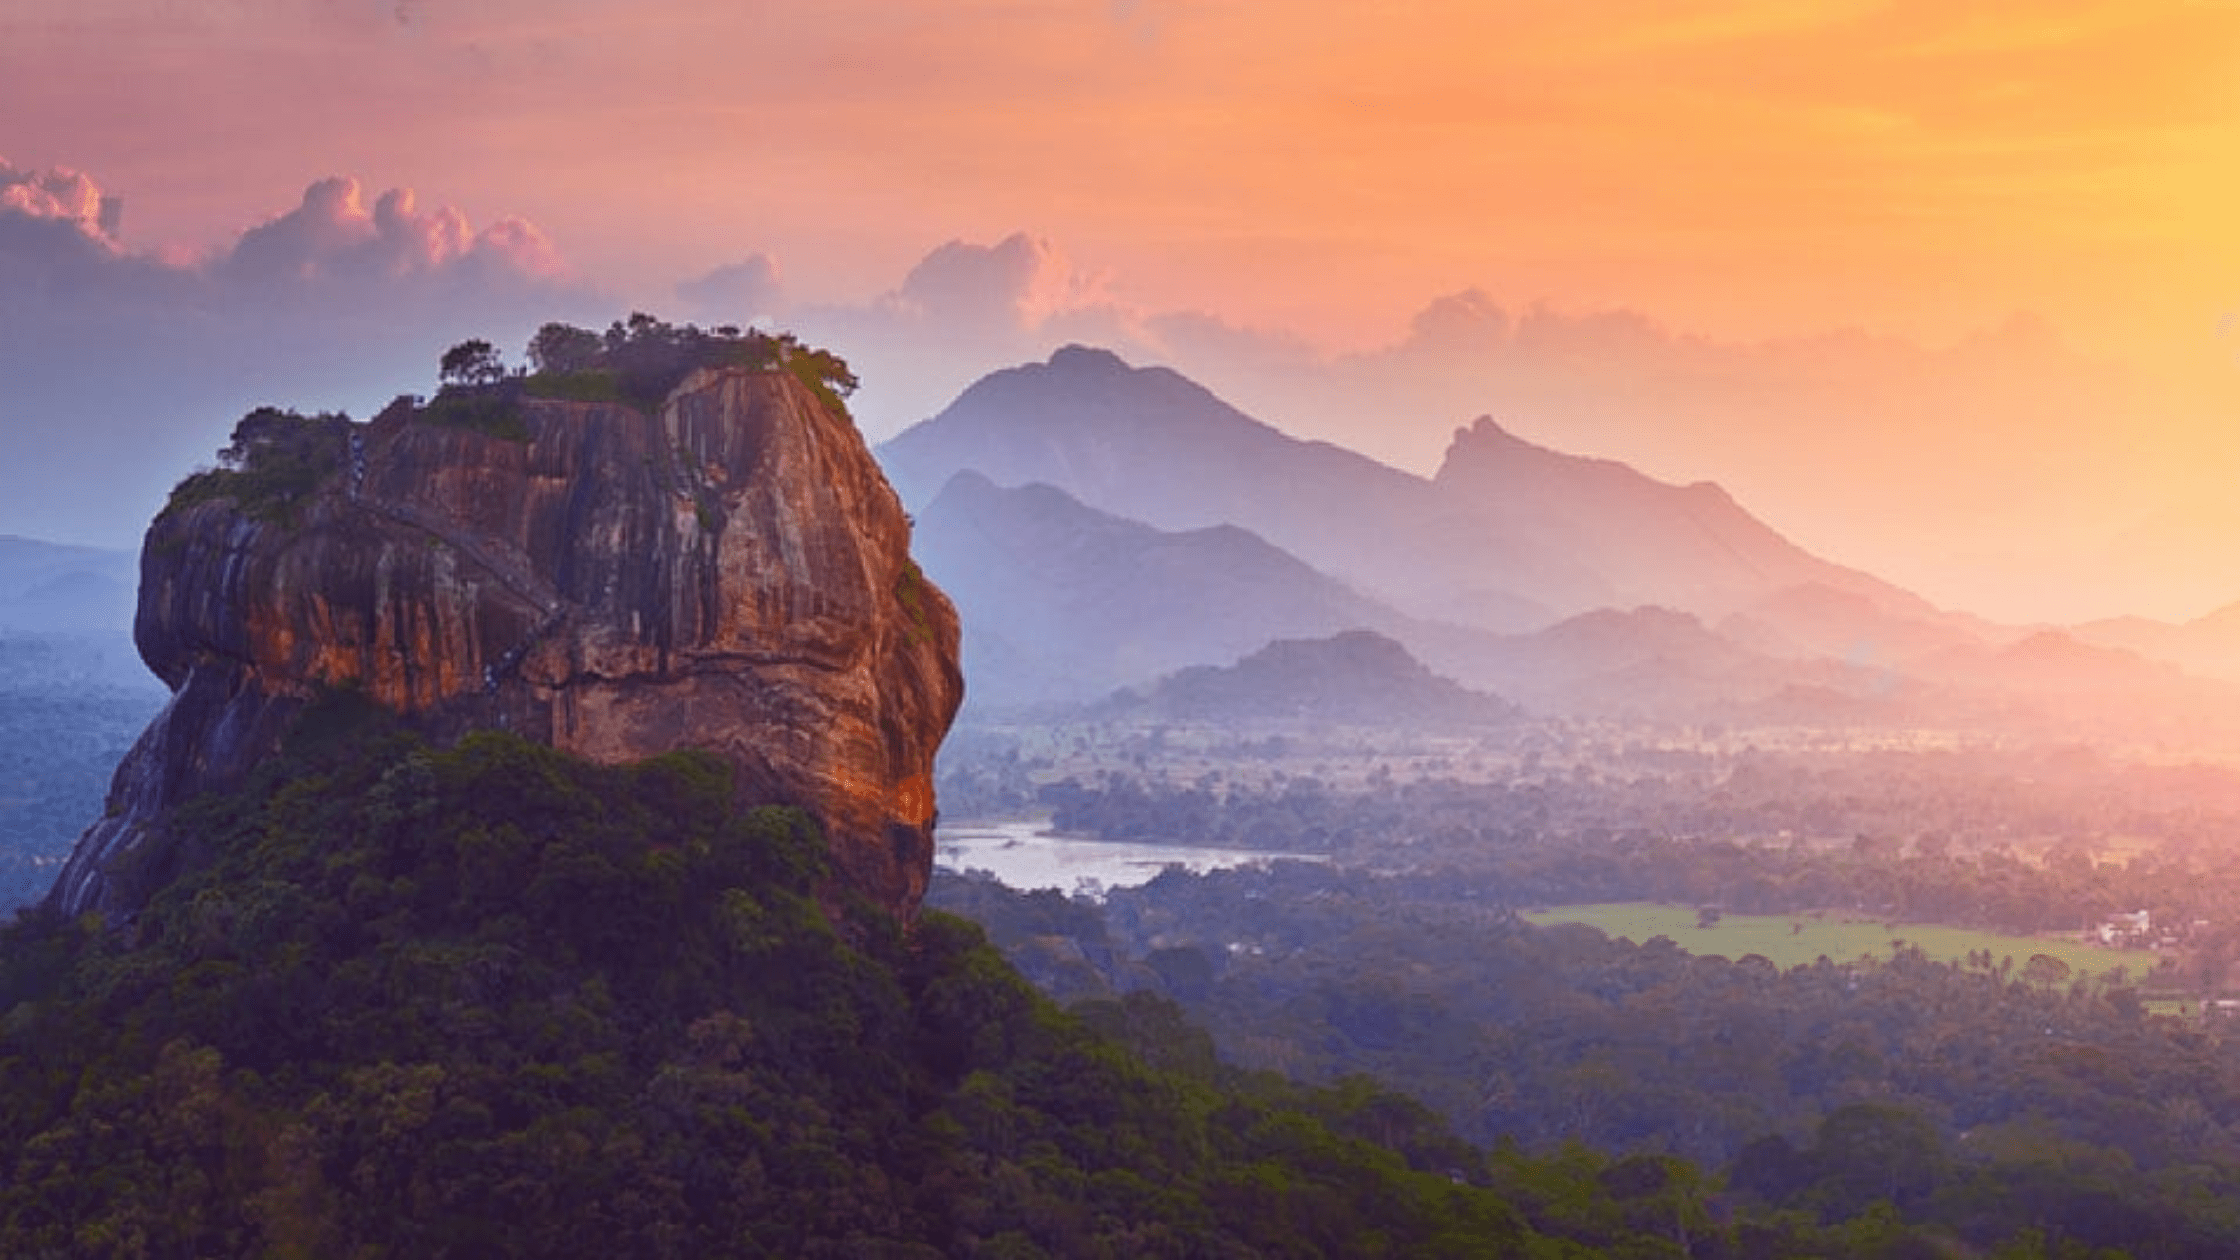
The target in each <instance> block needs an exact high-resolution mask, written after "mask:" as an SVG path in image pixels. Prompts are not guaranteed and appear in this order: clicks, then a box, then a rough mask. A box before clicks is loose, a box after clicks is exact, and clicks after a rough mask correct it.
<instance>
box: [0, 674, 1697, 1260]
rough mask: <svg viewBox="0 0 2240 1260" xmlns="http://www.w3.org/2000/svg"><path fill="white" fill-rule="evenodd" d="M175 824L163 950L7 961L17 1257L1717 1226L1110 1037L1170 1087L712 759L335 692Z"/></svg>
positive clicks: (1569, 1173)
mask: <svg viewBox="0 0 2240 1260" xmlns="http://www.w3.org/2000/svg"><path fill="white" fill-rule="evenodd" d="M178 828H179V834H180V835H181V836H183V837H185V838H186V839H187V840H188V844H187V848H186V850H185V855H184V858H183V860H181V861H180V862H179V863H177V865H178V866H179V867H180V868H181V869H180V873H178V874H176V875H175V876H173V877H172V878H171V879H170V881H169V883H168V884H167V885H166V886H165V887H164V888H163V890H162V891H161V893H160V894H159V895H158V896H157V897H156V898H155V900H154V901H153V902H152V904H151V905H150V907H149V909H148V910H147V912H146V913H145V915H144V917H143V918H142V919H141V920H140V921H139V922H138V923H136V924H134V925H131V926H130V927H129V928H125V929H122V930H118V929H115V928H105V927H103V926H101V925H99V924H96V923H90V922H84V923H62V922H54V921H50V920H44V919H35V920H31V921H27V922H26V923H24V924H21V925H19V926H18V927H17V928H16V929H14V930H13V931H12V932H10V933H9V934H8V935H7V936H6V938H5V940H4V941H0V1152H4V1154H0V1253H5V1254H8V1255H12V1256H48V1255H52V1256H62V1255H68V1256H128V1255H244V1256H246V1255H260V1254H261V1255H322V1256H324V1255H352V1256H379V1255H394V1256H414V1257H440V1256H478V1257H479V1256H505V1255H534V1256H563V1255H598V1256H612V1255H624V1254H631V1255H636V1254H664V1255H685V1254H691V1255H788V1256H814V1255H890V1256H904V1255H936V1254H952V1255H1001V1256H1034V1255H1065V1256H1096V1255H1112V1256H1139V1255H1178V1256H1179V1255H1209V1256H1223V1255H1232V1256H1244V1255H1301V1256H1306V1255H1426V1256H1437V1255H1456V1256H1461V1255H1509V1254H1522V1253H1524V1252H1526V1251H1528V1250H1529V1251H1531V1252H1532V1253H1534V1254H1549V1255H1558V1254H1578V1252H1577V1250H1576V1249H1575V1248H1568V1247H1566V1246H1564V1245H1562V1244H1560V1243H1558V1242H1557V1241H1556V1239H1554V1238H1551V1237H1547V1236H1544V1235H1545V1234H1548V1233H1553V1234H1555V1235H1558V1236H1560V1235H1562V1234H1564V1233H1565V1231H1566V1230H1571V1229H1573V1228H1574V1227H1575V1226H1576V1228H1578V1229H1580V1230H1588V1231H1589V1232H1588V1233H1586V1234H1583V1235H1581V1236H1582V1237H1583V1238H1588V1239H1591V1240H1592V1242H1593V1243H1594V1245H1595V1246H1597V1247H1601V1246H1602V1245H1604V1243H1605V1242H1607V1241H1609V1240H1616V1242H1617V1243H1618V1244H1620V1249H1621V1250H1627V1249H1630V1253H1631V1254H1642V1255H1650V1254H1677V1253H1675V1252H1672V1251H1671V1249H1670V1247H1669V1246H1666V1245H1664V1244H1661V1243H1659V1242H1658V1241H1657V1239H1659V1238H1668V1237H1670V1234H1669V1230H1668V1229H1667V1228H1666V1223H1665V1222H1664V1215H1665V1214H1668V1213H1669V1212H1679V1213H1681V1214H1683V1215H1684V1216H1686V1217H1687V1218H1688V1219H1690V1220H1701V1219H1703V1218H1704V1216H1705V1206H1704V1202H1703V1198H1702V1195H1701V1193H1700V1192H1699V1191H1700V1187H1696V1188H1695V1189H1683V1190H1675V1191H1673V1192H1672V1193H1670V1194H1665V1195H1664V1196H1663V1199H1662V1200H1660V1206H1658V1207H1657V1208H1656V1209H1655V1210H1654V1211H1653V1212H1649V1213H1648V1215H1647V1216H1644V1217H1642V1218H1641V1219H1640V1220H1635V1219H1634V1218H1633V1217H1631V1216H1629V1215H1628V1211H1629V1210H1630V1209H1627V1208H1625V1207H1623V1206H1622V1205H1618V1204H1616V1203H1614V1202H1613V1200H1612V1196H1611V1194H1610V1193H1609V1192H1607V1191H1603V1190H1600V1189H1598V1187H1599V1182H1597V1181H1596V1180H1595V1178H1596V1177H1597V1176H1599V1175H1600V1174H1599V1172H1597V1171H1596V1167H1597V1166H1596V1165H1595V1164H1593V1162H1592V1161H1591V1160H1590V1161H1589V1162H1588V1164H1587V1165H1585V1167H1586V1168H1587V1171H1586V1172H1585V1173H1583V1174H1582V1173H1580V1172H1579V1171H1578V1170H1577V1169H1576V1168H1559V1167H1556V1166H1553V1165H1547V1166H1543V1165H1541V1164H1538V1163H1535V1162H1532V1161H1521V1160H1517V1159H1509V1160H1506V1161H1504V1162H1502V1163H1500V1164H1499V1165H1498V1166H1488V1165H1485V1164H1483V1163H1482V1162H1480V1161H1479V1160H1478V1158H1477V1157H1476V1156H1475V1155H1474V1154H1473V1153H1472V1152H1471V1151H1470V1150H1469V1148H1467V1147H1465V1146H1463V1145H1462V1144H1461V1143H1460V1142H1458V1141H1457V1140H1455V1139H1454V1138H1453V1137H1452V1136H1451V1134H1449V1133H1448V1132H1447V1130H1446V1129H1445V1127H1444V1126H1443V1125H1442V1124H1441V1123H1440V1122H1439V1121H1437V1120H1436V1119H1434V1118H1433V1117H1432V1116H1431V1115H1430V1114H1429V1113H1427V1112H1425V1111H1423V1109H1422V1108H1420V1107H1417V1106H1415V1105H1413V1104H1410V1103H1408V1102H1407V1101H1406V1100H1404V1099H1399V1098H1397V1097H1394V1096H1392V1095H1390V1094H1387V1093H1385V1092H1384V1091H1382V1090H1379V1089H1376V1088H1375V1087H1373V1086H1369V1085H1367V1084H1366V1083H1363V1082H1358V1081H1356V1082H1345V1083H1341V1084H1340V1085H1339V1086H1337V1087H1336V1088H1334V1089H1331V1090H1327V1091H1321V1092H1316V1093H1311V1094H1310V1093H1302V1092H1300V1091H1298V1090H1296V1089H1294V1088H1292V1087H1290V1086H1287V1085H1285V1084H1283V1083H1282V1082H1280V1081H1278V1080H1276V1079H1274V1078H1256V1079H1254V1080H1251V1081H1246V1082H1242V1083H1241V1085H1240V1084H1239V1083H1237V1082H1217V1080H1216V1076H1217V1074H1218V1069H1216V1068H1215V1067H1214V1065H1213V1064H1212V1060H1211V1054H1210V1051H1209V1050H1208V1049H1207V1046H1206V1042H1205V1039H1204V1038H1203V1036H1202V1035H1201V1034H1197V1033H1195V1032H1193V1031H1191V1030H1189V1029H1187V1028H1186V1027H1185V1026H1183V1025H1182V1024H1181V1023H1180V1020H1179V1016H1178V1015H1177V1013H1176V1012H1175V1011H1174V1008H1173V1007H1172V1006H1171V1005H1169V1004H1166V1003H1164V1002H1163V1001H1158V1000H1154V999H1147V998H1143V997H1137V998H1130V999H1126V1000H1120V1001H1115V1002H1112V1003H1108V1004H1106V1005H1104V1006H1102V1007H1100V1008H1097V1009H1096V1010H1094V1011H1092V1012H1091V1013H1090V1016H1089V1018H1090V1020H1091V1021H1092V1022H1093V1023H1094V1024H1095V1025H1096V1026H1097V1027H1102V1028H1105V1029H1107V1030H1108V1031H1109V1032H1110V1034H1111V1035H1114V1036H1118V1037H1121V1038H1123V1039H1124V1040H1128V1041H1132V1042H1133V1043H1135V1044H1137V1045H1140V1046H1142V1047H1144V1048H1145V1049H1146V1050H1148V1051H1150V1052H1151V1053H1153V1054H1154V1055H1156V1056H1157V1057H1158V1058H1159V1059H1160V1061H1161V1063H1162V1064H1163V1065H1164V1066H1163V1067H1161V1068H1154V1067H1150V1066H1147V1065H1146V1064H1145V1063H1144V1062H1143V1061H1142V1060H1141V1059H1139V1058H1137V1057H1135V1056H1134V1055H1133V1054H1131V1053H1129V1052H1128V1051H1127V1050H1125V1049H1123V1048H1122V1046H1121V1045H1120V1044H1116V1043H1115V1042H1114V1041H1113V1040H1110V1039H1108V1037H1107V1036H1105V1035H1100V1034H1099V1033H1097V1032H1095V1031H1093V1030H1092V1027H1091V1025H1090V1024H1087V1023H1084V1022H1082V1021H1081V1020H1078V1019H1075V1018H1072V1017H1068V1016H1065V1015H1063V1014H1061V1013H1059V1012H1058V1011H1057V1010H1056V1009H1055V1008H1053V1007H1052V1006H1051V1005H1050V1004H1049V1003H1048V1002H1047V1001H1046V1000H1044V999H1042V998H1040V997H1039V996H1038V995H1036V994H1035V992H1034V991H1033V990H1032V989H1031V987H1029V986H1028V985H1027V984H1026V982H1025V981H1023V980H1022V979H1021V978H1020V977H1019V976H1018V975H1017V974H1016V973H1015V972H1013V971H1012V970H1011V969H1010V967H1009V966H1007V965H1006V964H1005V963H1004V962H1003V960H1002V959H1001V957H1000V956H999V955H997V954H996V953H995V952H993V951H992V950H991V949H990V948H988V947H987V946H986V945H985V944H984V941H983V938H982V936H981V934H980V932H979V930H978V929H977V928H975V927H973V926H971V925H969V924H967V923H965V922H963V921H961V920H957V919H953V918H950V917H948V916H945V915H941V914H938V913H929V914H928V915H926V916H925V917H924V918H923V919H922V920H921V921H920V922H918V923H917V924H916V926H915V928H914V929H913V930H912V931H910V932H907V933H905V932H903V931H900V930H898V929H897V927H896V926H895V925H894V924H893V923H892V922H891V921H886V920H883V919H881V918H879V917H878V916H877V915H876V914H874V913H872V912H870V911H866V910H863V909H861V908H858V909H857V910H856V911H855V912H853V913H852V914H851V915H850V916H849V917H848V918H847V919H846V920H845V921H844V922H845V923H846V925H847V926H846V927H845V929H844V930H841V929H836V928H835V927H834V926H833V921H832V920H831V919H829V918H828V917H827V914H826V912H825V910H824V909H823V908H821V902H822V901H823V900H824V899H828V898H829V897H830V896H832V895H833V894H832V893H831V892H830V887H831V886H830V884H829V882H828V880H827V879H826V878H825V875H826V858H825V855H824V851H823V849H822V846H821V843H820V842H819V840H818V838H817V837H816V835H815V834H814V832H813V831H812V829H811V828H810V827H809V826H808V825H807V824H806V823H805V822H804V821H803V820H802V819H801V818H800V817H799V816H798V815H795V814H792V813H788V812H783V811H774V810H758V811H750V812H745V813H741V812H739V811H738V810H736V809H735V808H734V802H733V793H732V785H731V782H730V778H729V775H728V773H727V772H726V770H725V769H724V767H723V766H722V765H721V764H720V763H717V762H714V761H712V760H710V759H707V758H703V757H698V756H691V755H678V756H670V757H664V758H660V759H657V760H655V761H652V762H648V763H646V764H644V765H641V766H637V767H631V768H598V767H592V766H588V765H584V764H580V763H577V762H573V761H570V760H569V759H567V758H564V757H562V756H560V755H558V754H556V753H553V752H551V751H550V750H547V749H544V748H541V747H537V746H533V745H530V744H527V743H525V742H523V741H520V740H518V739H515V738H512V737H509V736H505V735H498V734H483V735H476V736H472V737H469V738H468V739H466V740H465V741H463V742H462V743H461V744H460V745H459V746H458V747H457V748H456V749H454V750H450V751H436V750H432V749H430V748H427V747H425V746H423V745H421V744H420V743H418V742H417V741H416V740H414V739H412V738H410V737H408V736H406V735H403V734H399V733H397V732H395V731H394V730H391V729H388V728H387V727H386V726H385V725H384V724H383V723H382V722H381V721H379V720H377V719H375V718H373V717H371V716H369V715H367V714H364V713H362V712H359V711H357V710H356V709H355V708H354V707H353V706H351V705H350V704H348V703H347V702H343V701H336V702H332V703H330V704H329V705H327V706H326V707H324V708H322V709H319V710H315V717H314V718H313V719H312V720H310V721H307V722H306V723H305V724H304V727H303V728H302V729H301V730H299V732H298V735H297V736H296V738H295V739H294V741H293V742H292V744H291V746H290V748H289V750H288V752H287V753H286V755H285V756H283V757H281V758H277V759H275V760H274V762H272V763H271V764H270V765H268V766H267V767H266V768H265V769H264V770H262V771H261V772H260V774H259V777H258V780H257V781H256V782H255V783H254V784H252V785H251V786H250V787H248V788H247V789H245V790H244V791H242V792H241V793H239V794H236V795H232V796H227V797H222V798H213V799H205V800H204V801H202V802H200V803H198V804H197V805H195V806H193V807H192V808H191V809H190V810H188V811H187V812H186V813H185V814H184V815H182V817H181V818H180V819H179V820H178ZM148 874H149V873H148V872H142V875H143V876H147V875H148ZM1496 1176H1499V1177H1501V1178H1502V1179H1503V1180H1504V1181H1505V1182H1506V1183H1509V1184H1510V1185H1511V1189H1510V1190H1509V1191H1507V1192H1506V1193H1503V1192H1496V1191H1494V1190H1492V1189H1489V1188H1487V1187H1486V1186H1485V1185H1484V1184H1483V1183H1485V1182H1487V1181H1489V1180H1491V1179H1493V1178H1494V1177H1496ZM1688 1177H1690V1178H1692V1177H1693V1174H1692V1173H1691V1174H1688ZM1582 1178H1583V1180H1582ZM1472 1182H1476V1183H1479V1184H1471V1183H1472ZM1685 1185H1687V1186H1690V1187H1694V1186H1696V1183H1695V1182H1694V1181H1685ZM1518 1186H1531V1187H1537V1189H1535V1190H1533V1192H1532V1193H1533V1194H1534V1196H1535V1197H1534V1199H1533V1202H1534V1203H1535V1204H1536V1205H1540V1206H1536V1207H1535V1208H1534V1211H1535V1212H1536V1213H1538V1215H1539V1219H1541V1220H1542V1222H1543V1225H1542V1227H1541V1232H1540V1233H1536V1232H1535V1228H1534V1227H1533V1226H1532V1225H1530V1224H1528V1223H1527V1221H1526V1220H1525V1219H1524V1217H1523V1216H1521V1215H1520V1214H1519V1213H1518V1212H1517V1211H1515V1210H1513V1209H1512V1208H1511V1207H1510V1206H1508V1203H1507V1195H1509V1194H1522V1193H1524V1191H1523V1190H1520V1189H1517V1188H1516V1187H1518ZM1546 1205H1555V1206H1546ZM1605 1209H1606V1210H1605ZM1644 1211H1647V1209H1644ZM1582 1214H1583V1215H1582ZM1590 1217H1591V1218H1592V1219H1591V1220H1589V1219H1587V1218H1590ZM1575 1218H1576V1219H1575ZM1651 1218H1654V1219H1653V1220H1652V1219H1651ZM1590 1227H1591V1229H1590Z"/></svg>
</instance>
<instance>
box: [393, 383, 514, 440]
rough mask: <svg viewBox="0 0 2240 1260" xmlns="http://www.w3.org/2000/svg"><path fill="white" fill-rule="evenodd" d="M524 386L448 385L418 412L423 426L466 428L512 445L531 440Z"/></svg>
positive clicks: (506, 384)
mask: <svg viewBox="0 0 2240 1260" xmlns="http://www.w3.org/2000/svg"><path fill="white" fill-rule="evenodd" d="M522 393H523V390H522V387H521V383H520V382H519V381H513V380H501V381H497V382H494V383H491V384H484V385H446V386H444V387H443V388H442V389H441V390H438V391H437V392H436V396H435V397H434V398H431V399H429V400H428V403H427V405H426V406H424V407H422V408H420V409H419V411H417V412H416V413H414V418H415V419H417V420H419V421H420V422H421V423H423V424H432V425H436V426H437V427H439V428H445V429H466V430H468V431H469V432H473V433H482V434H487V435H489V436H490V437H494V438H502V439H504V440H505V441H508V442H526V441H528V440H529V419H528V417H527V416H526V415H524V414H523V413H522V410H521V395H522Z"/></svg>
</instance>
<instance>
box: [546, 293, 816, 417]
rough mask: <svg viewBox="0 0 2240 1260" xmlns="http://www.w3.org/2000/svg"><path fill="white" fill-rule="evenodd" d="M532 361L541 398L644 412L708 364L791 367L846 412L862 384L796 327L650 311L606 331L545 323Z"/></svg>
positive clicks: (766, 368) (761, 368)
mask: <svg viewBox="0 0 2240 1260" xmlns="http://www.w3.org/2000/svg"><path fill="white" fill-rule="evenodd" d="M529 362H530V365H531V367H532V368H533V369H534V371H533V374H532V375H530V376H529V378H528V381H527V388H528V392H529V393H530V394H531V395H532V396H534V397H539V398H567V399H574V400H576V401H581V402H621V403H625V404H627V405H629V406H633V407H637V408H639V409H640V410H644V411H651V410H653V409H654V408H656V407H659V406H660V405H661V402H662V400H663V399H665V398H667V397H668V396H669V393H670V391H672V390H674V389H675V388H676V387H677V386H678V385H679V384H681V383H683V381H684V379H685V378H686V377H687V376H690V375H691V374H692V373H693V372H694V371H696V370H698V369H700V368H704V367H744V368H750V369H753V370H755V371H783V372H787V373H790V374H791V375H792V376H793V377H794V378H795V379H797V380H799V381H800V382H801V383H802V384H803V385H805V386H807V387H808V388H809V390H810V391H811V392H813V393H815V394H816V395H817V397H819V398H820V399H822V400H823V401H824V403H825V405H826V406H828V407H831V408H832V409H833V410H834V411H836V412H838V413H839V414H841V415H843V416H844V415H846V414H848V407H847V402H846V399H847V396H848V395H850V394H852V393H854V392H855V389H856V384H857V381H856V377H855V374H854V373H853V372H851V371H849V370H848V365H847V363H846V362H845V361H844V360H842V359H841V358H840V357H839V356H838V355H836V354H833V353H832V352H831V351H828V350H820V349H816V348H814V347H811V346H805V345H803V344H802V343H801V342H800V340H799V339H798V338H796V337H795V336H794V335H793V334H791V333H775V334H772V333H764V332H759V331H756V330H754V329H747V330H745V331H743V332H742V331H741V330H739V329H737V328H733V327H729V326H725V327H721V328H715V329H703V328H700V327H698V326H697V325H693V324H684V325H682V326H679V325H675V324H670V323H666V322H664V321H662V320H659V319H656V318H654V317H653V316H651V315H647V314H645V313H643V312H637V313H633V314H632V315H631V316H630V318H629V319H628V320H626V321H625V320H617V321H616V322H615V323H613V324H612V325H610V326H609V327H608V328H607V331H606V332H605V333H604V334H599V333H594V332H591V331H590V330H588V329H583V328H575V327H571V326H570V325H567V324H557V323H555V324H546V325H545V326H544V327H543V328H540V329H538V330H537V335H536V336H535V337H533V338H531V339H530V341H529Z"/></svg>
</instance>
